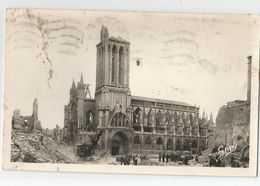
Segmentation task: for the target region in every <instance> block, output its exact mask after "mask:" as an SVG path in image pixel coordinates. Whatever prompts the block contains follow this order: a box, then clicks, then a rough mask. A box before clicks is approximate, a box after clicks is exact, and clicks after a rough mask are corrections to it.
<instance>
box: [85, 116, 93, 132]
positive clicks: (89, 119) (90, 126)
mask: <svg viewBox="0 0 260 186" xmlns="http://www.w3.org/2000/svg"><path fill="white" fill-rule="evenodd" d="M86 129H87V131H93V130H94V114H93V112H92V111H88V112H87V114H86Z"/></svg>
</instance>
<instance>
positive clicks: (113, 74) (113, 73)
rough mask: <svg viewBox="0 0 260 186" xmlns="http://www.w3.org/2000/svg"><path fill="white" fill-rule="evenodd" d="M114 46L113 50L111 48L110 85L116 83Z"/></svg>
mask: <svg viewBox="0 0 260 186" xmlns="http://www.w3.org/2000/svg"><path fill="white" fill-rule="evenodd" d="M116 51H117V49H116V46H115V45H114V46H113V48H112V73H111V76H112V83H115V82H116V73H117V72H116V65H117V64H116Z"/></svg>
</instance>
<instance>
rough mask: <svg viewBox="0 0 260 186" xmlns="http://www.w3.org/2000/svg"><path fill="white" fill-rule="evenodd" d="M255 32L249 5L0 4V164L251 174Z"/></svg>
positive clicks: (254, 158) (253, 158) (259, 31)
mask: <svg viewBox="0 0 260 186" xmlns="http://www.w3.org/2000/svg"><path fill="white" fill-rule="evenodd" d="M259 36H260V26H259V16H254V15H228V14H226V15H220V14H219V15H217V14H182V13H155V12H116V11H87V10H73V11H72V10H47V9H7V10H6V34H5V39H6V43H5V51H6V52H5V80H4V81H5V85H4V88H5V89H4V102H5V103H4V145H3V146H4V162H3V163H4V167H5V168H7V169H13V170H15V169H20V170H39V169H40V170H48V166H50V167H51V166H52V165H55V166H56V167H58V168H57V170H60V169H61V170H65V169H66V170H65V171H83V172H84V171H87V172H88V171H90V172H91V170H92V168H91V167H93V166H94V165H98V166H100V172H120V170H124V171H123V172H128V169H129V170H130V169H131V171H129V172H133V170H137V172H136V173H140V172H141V171H144V172H145V170H147V172H149V171H151V172H152V173H154V174H156V173H158V174H160V173H163V171H164V170H165V172H166V170H167V173H169V174H176V172H171V170H172V171H176V170H180V173H177V174H184V175H185V174H194V175H195V174H197V175H200V174H201V175H207V174H211V175H218V174H224V172H225V170H228V171H229V172H228V171H227V175H231V174H234V175H236V171H238V172H239V173H238V174H237V175H242V176H243V174H244V175H245V176H248V175H251V176H254V175H255V174H256V167H257V130H258V128H257V126H258V84H259V80H258V79H259V43H260V38H259ZM46 165H48V166H46ZM30 166H33V168H32V167H30ZM77 166H80V168H77ZM108 167H109V168H108ZM85 168H86V169H85ZM113 168H115V169H116V171H113ZM138 168H139V169H138ZM182 168H183V169H182ZM188 168H189V169H188ZM93 169H95V171H97V167H95V168H93ZM108 169H109V170H108ZM216 169H217V172H218V173H214V172H211V170H216ZM156 170H157V172H156ZM190 170H191V172H190V173H189V171H190ZM195 170H199V171H198V172H197V173H192V172H193V171H195ZM203 170H205V171H204V172H203ZM222 170H223V172H222V173H221V171H222ZM230 170H231V171H230ZM247 170H248V173H247ZM249 170H250V171H249ZM161 171H162V172H161ZM183 171H185V172H184V173H183ZM200 171H202V172H200ZM97 172H99V171H97ZM147 172H146V173H147ZM151 172H150V173H151Z"/></svg>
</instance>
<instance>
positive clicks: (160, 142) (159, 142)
mask: <svg viewBox="0 0 260 186" xmlns="http://www.w3.org/2000/svg"><path fill="white" fill-rule="evenodd" d="M156 144H157V145H162V144H163V141H162V138H161V137H159V138H158V139H157V141H156Z"/></svg>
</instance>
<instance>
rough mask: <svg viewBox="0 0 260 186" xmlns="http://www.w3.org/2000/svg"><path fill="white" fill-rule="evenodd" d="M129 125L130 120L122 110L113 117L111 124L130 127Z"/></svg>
mask: <svg viewBox="0 0 260 186" xmlns="http://www.w3.org/2000/svg"><path fill="white" fill-rule="evenodd" d="M128 125H129V121H128V119H127V117H126V116H125V115H124V114H123V113H122V112H119V113H117V114H115V115H114V116H113V118H112V119H111V126H118V127H128Z"/></svg>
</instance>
